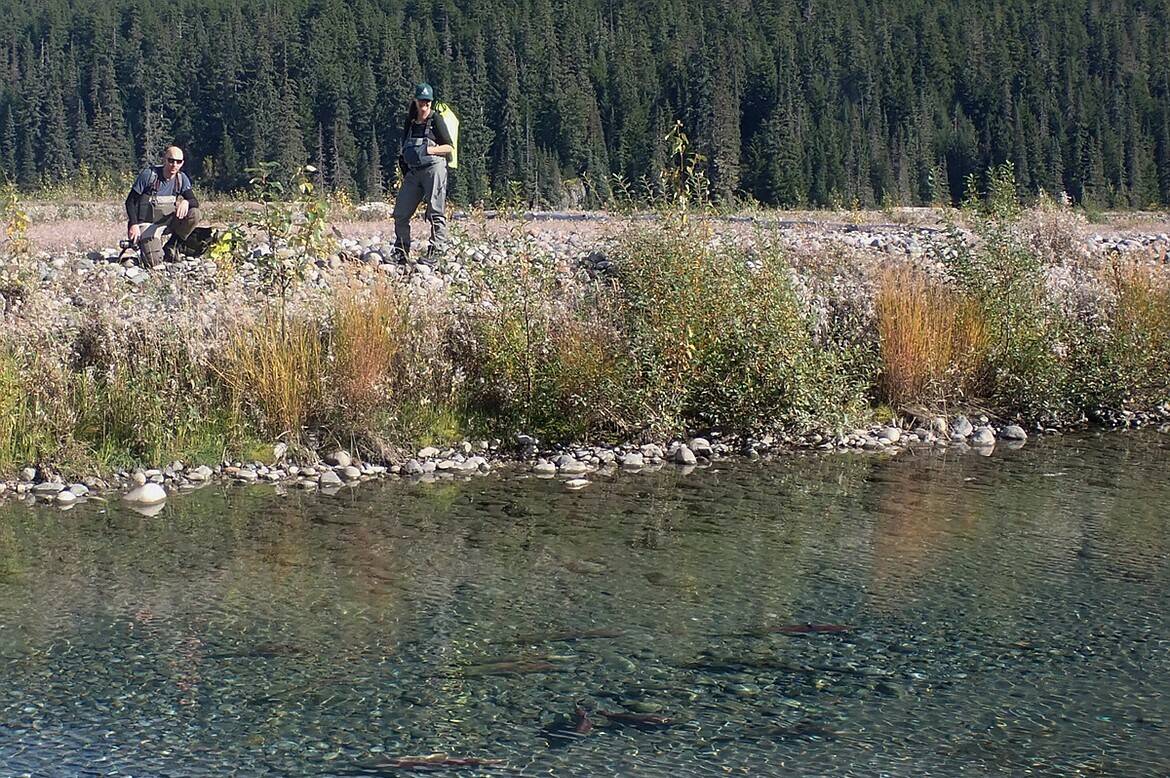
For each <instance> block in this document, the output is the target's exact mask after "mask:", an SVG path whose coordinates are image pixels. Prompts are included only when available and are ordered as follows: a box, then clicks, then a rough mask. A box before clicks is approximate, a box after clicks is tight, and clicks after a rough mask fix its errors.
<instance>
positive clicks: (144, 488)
mask: <svg viewBox="0 0 1170 778" xmlns="http://www.w3.org/2000/svg"><path fill="white" fill-rule="evenodd" d="M122 499H123V500H125V501H126V502H129V503H134V504H135V505H161V504H162V503H164V502H166V501H167V490H166V489H164V488H162V487H161V486H160V485H158V484H156V483H154V482H147V483H144V484H142V485H141V486H139V487H138V488H137V489H133V490H131V491H129V492H127V493H126V495H125V496H124V497H122Z"/></svg>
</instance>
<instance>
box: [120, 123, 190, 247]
mask: <svg viewBox="0 0 1170 778" xmlns="http://www.w3.org/2000/svg"><path fill="white" fill-rule="evenodd" d="M184 161H185V158H184V156H183V150H182V149H181V148H179V147H178V146H167V150H166V151H164V152H163V163H162V164H161V165H155V166H153V167H148V168H146V169H144V170H143V171H142V172H141V173H139V174H138V178H137V179H135V180H134V185H133V186H131V187H130V193H129V194H127V195H126V237H127V238H129V239H130V241H131V242H132V243H134V244H136V245H137V246H138V253H139V256H140V257H141V258H142V264H143V265H144V266H145V267H155V266H156V265H158V264H159V263H160V262H162V261H163V259H164V257H165V258H166V259H168V260H174V259H175V256H176V252H177V244H178V242H179V241H182V240H185V239H186V238H187V236H188V235H190V234H191V231H192V230H194V229H195V228H196V227H197V226H198V225H199V218H200V213H199V200H198V199H196V197H195V192H193V191H192V190H191V179H190V178H188V177H187V174H186V173H184V172H183V171H182V167H183V162H184ZM164 240H165V241H166V246H165V247H164V245H163V242H164Z"/></svg>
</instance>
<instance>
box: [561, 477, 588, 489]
mask: <svg viewBox="0 0 1170 778" xmlns="http://www.w3.org/2000/svg"><path fill="white" fill-rule="evenodd" d="M588 485H589V479H587V478H570V479H569V480H568V481H565V488H566V489H574V490H576V489H584V488H585V487H586V486H588Z"/></svg>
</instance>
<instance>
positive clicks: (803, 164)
mask: <svg viewBox="0 0 1170 778" xmlns="http://www.w3.org/2000/svg"><path fill="white" fill-rule="evenodd" d="M423 79H425V80H428V81H430V82H432V83H433V84H434V85H435V87H436V90H437V92H438V95H439V97H440V99H447V100H450V101H451V102H452V103H453V104H454V105H455V107H456V108H457V110H458V112H459V114H460V118H461V134H460V170H459V174H458V175H457V176H456V177H455V180H454V182H453V193H452V194H453V197H454V198H455V199H458V200H460V201H463V202H470V201H475V200H487V201H490V200H492V199H495V198H499V197H501V196H505V195H507V196H515V195H520V196H522V197H524V198H525V199H527V200H529V201H543V202H545V203H550V204H564V203H566V202H578V203H581V204H585V203H584V202H582V201H583V200H584V201H590V204H593V203H596V202H597V201H598V199H599V198H600V199H604V198H608V197H610V196H611V195H612V194H613V193H614V190H615V188H616V189H622V188H623V186H622V185H621V184H619V183H618V182H619V181H624V182H626V185H625V186H626V187H627V188H632V189H633V190H634V191H635V192H642V191H646V190H647V187H648V188H650V189H653V187H654V186H655V184H656V181H655V176H656V172H657V171H660V170H661V169H662V167H663V164H664V162H665V160H666V155H667V154H668V153H669V150H668V149H667V147H666V144H665V142H664V141H663V138H664V137H665V135H666V134H667V132H668V130H669V129H670V128H671V126H672V125H673V123H674V122H675V120H676V119H678V120H681V121H682V122H683V125H684V127H685V129H686V131H687V133H688V134H689V136H690V138H691V141H692V146H693V148H694V149H695V150H697V151H699V152H701V153H702V154H704V155H705V157H706V173H707V176H708V179H709V180H710V183H711V189H712V192H713V194H714V196H715V197H716V198H717V199H719V200H726V199H728V198H731V197H733V196H736V197H738V196H744V195H750V196H752V197H754V198H756V199H758V200H760V201H761V202H764V203H769V204H780V205H805V204H809V205H830V204H845V205H849V204H859V205H871V204H881V203H900V204H922V203H937V202H945V201H953V200H957V199H960V198H962V197H963V196H964V188H965V186H966V185H967V182H968V176H969V174H975V179H974V180H976V181H978V180H979V179H980V177H981V176H983V175H984V173H985V171H987V170H988V168H989V167H990V166H992V165H995V164H998V163H1002V162H1005V161H1010V162H1012V163H1013V164H1014V166H1015V172H1016V177H1017V179H1018V181H1019V182H1020V184H1021V186H1022V187H1023V188H1025V189H1027V190H1032V191H1036V190H1040V189H1043V190H1046V191H1049V192H1060V191H1065V192H1067V193H1068V194H1069V195H1070V196H1071V197H1072V198H1074V199H1075V200H1078V201H1083V202H1086V203H1092V204H1095V205H1100V206H1139V207H1140V206H1146V205H1149V204H1152V203H1170V2H1167V0H996V1H995V2H986V1H985V0H944V1H943V2H928V0H876V1H875V0H721V1H720V2H715V0H658V1H657V2H650V1H649V0H572V1H571V2H570V1H568V0H514V1H512V2H506V1H505V0H486V1H484V2H475V3H472V2H469V0H457V1H454V2H440V1H439V0H172V1H171V2H165V3H157V2H156V3H152V2H146V0H42V2H38V3H35V4H34V3H27V2H19V1H14V0H4V1H3V2H2V3H0V169H2V172H3V175H4V176H6V177H8V178H9V179H12V180H15V181H17V182H18V183H19V184H20V185H21V186H23V187H26V188H30V189H32V188H36V187H39V186H46V185H48V186H69V185H71V184H73V183H76V182H79V181H92V180H94V179H103V178H104V179H112V178H116V177H119V176H121V175H123V174H124V173H125V172H126V171H130V170H132V169H134V168H136V167H137V166H138V165H139V164H141V163H142V162H144V161H146V160H148V159H151V158H153V157H155V156H157V155H158V153H159V152H160V150H161V148H162V146H163V145H165V142H166V141H168V140H170V139H172V138H174V139H176V140H177V141H178V142H179V143H180V144H182V145H184V146H185V147H187V149H188V157H189V159H190V160H191V164H190V165H189V169H188V172H189V173H190V174H192V175H193V177H194V178H196V179H197V181H199V183H200V185H201V186H203V187H215V188H219V189H233V188H238V187H240V186H241V185H243V184H244V183H245V181H246V179H247V175H246V173H245V169H246V168H248V167H249V166H252V165H255V164H256V163H257V162H259V161H262V160H269V159H271V160H276V161H279V162H281V163H282V164H283V165H285V166H286V167H288V168H291V167H294V166H295V165H297V164H299V163H303V162H304V161H305V160H312V161H313V162H314V163H315V164H317V166H318V167H319V168H320V169H321V171H322V174H323V176H324V179H325V183H326V184H327V185H328V186H329V187H331V188H334V189H344V190H347V191H350V192H352V193H354V194H356V195H359V196H362V197H366V198H378V197H381V196H382V194H383V193H384V192H386V191H387V190H389V189H391V188H392V187H393V183H394V177H395V175H396V171H395V166H394V164H393V162H394V159H395V157H396V155H397V139H398V135H399V132H400V128H401V119H402V114H403V111H404V108H405V105H406V102H407V100H408V98H409V95H410V85H411V83H412V82H414V81H417V80H423ZM577 181H580V183H577ZM569 182H573V183H569Z"/></svg>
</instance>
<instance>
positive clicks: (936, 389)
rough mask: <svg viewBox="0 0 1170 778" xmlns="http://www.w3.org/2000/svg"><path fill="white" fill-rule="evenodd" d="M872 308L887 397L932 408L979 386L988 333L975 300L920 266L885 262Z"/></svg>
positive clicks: (898, 403) (967, 394) (897, 403)
mask: <svg viewBox="0 0 1170 778" xmlns="http://www.w3.org/2000/svg"><path fill="white" fill-rule="evenodd" d="M874 309H875V316H876V319H877V336H878V348H879V353H880V356H881V374H880V376H879V388H880V390H881V395H882V398H883V399H884V401H885V402H887V403H889V404H890V405H891V406H893V407H895V408H897V407H903V406H906V405H908V404H920V405H927V406H931V407H934V406H939V405H943V404H946V403H948V402H953V401H956V400H961V399H963V398H967V397H970V396H971V395H972V394H974V393H977V392H978V391H979V390H980V389H981V388H982V387H981V384H982V381H983V378H984V373H985V368H986V365H985V359H986V354H987V347H988V332H987V326H986V323H985V321H984V319H983V316H982V315H981V312H980V309H979V307H978V305H977V303H976V302H974V301H972V300H969V299H966V298H964V297H963V296H962V295H960V294H959V293H958V292H957V291H955V290H954V289H952V288H951V287H949V286H947V285H946V284H945V283H943V282H942V281H940V280H938V279H935V278H931V277H930V276H928V275H926V274H925V273H923V272H922V271H919V270H915V269H913V268H908V267H886V268H884V269H883V270H882V271H881V272H880V276H879V278H878V287H877V296H876V299H875V300H874Z"/></svg>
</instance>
